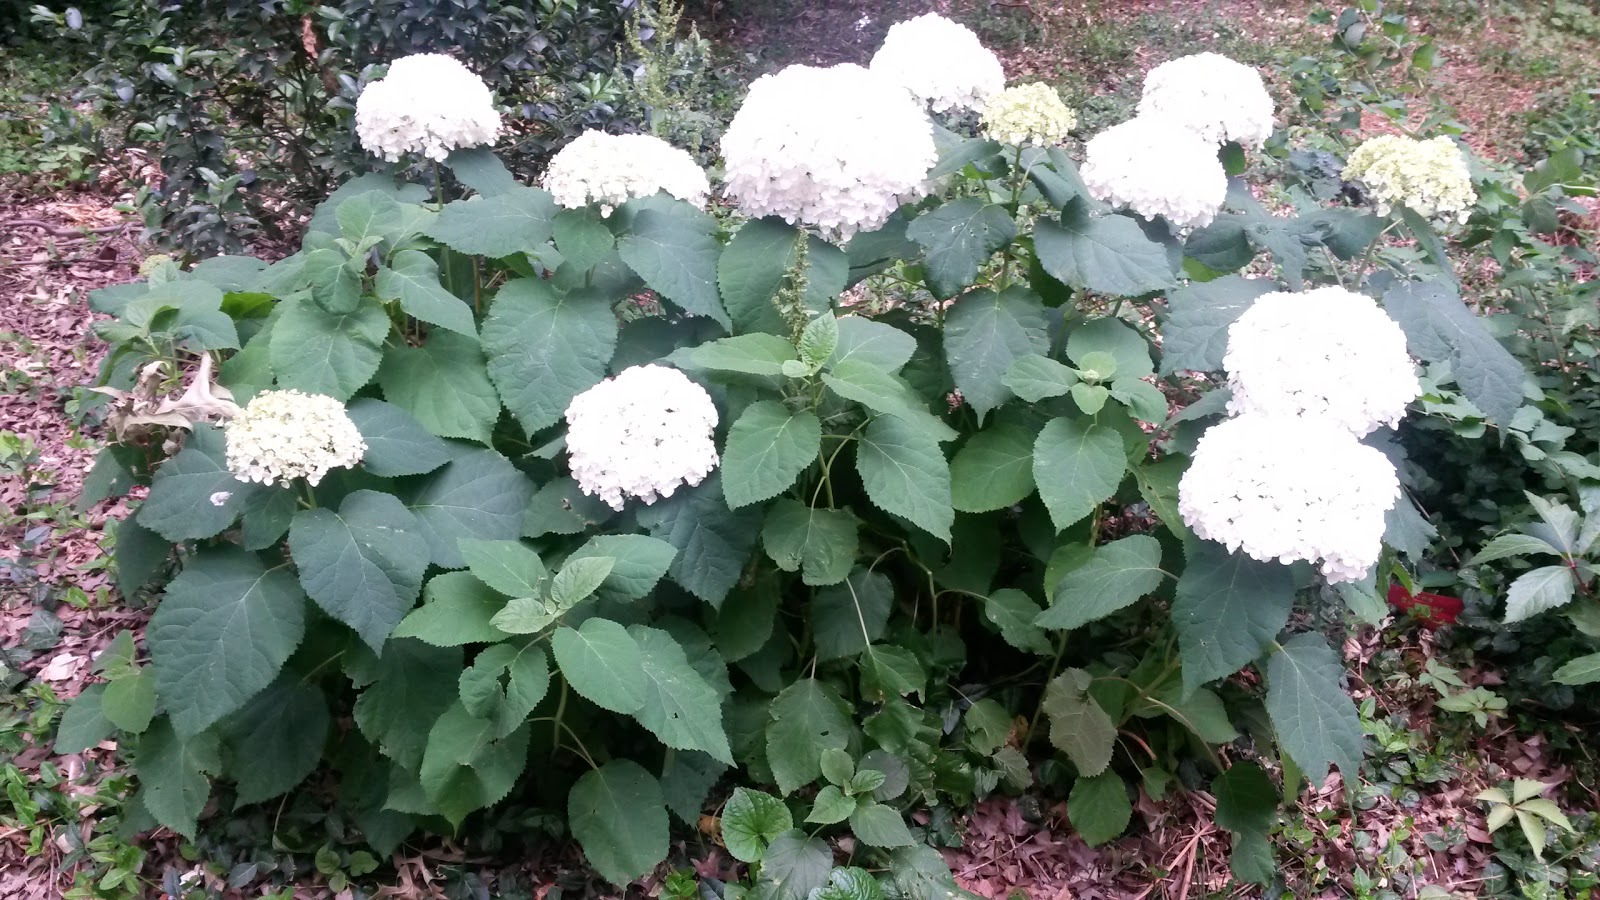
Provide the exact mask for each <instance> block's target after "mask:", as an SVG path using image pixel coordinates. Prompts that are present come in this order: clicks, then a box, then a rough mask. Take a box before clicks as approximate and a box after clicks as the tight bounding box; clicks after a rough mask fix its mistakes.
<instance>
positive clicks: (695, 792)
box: [661, 751, 728, 827]
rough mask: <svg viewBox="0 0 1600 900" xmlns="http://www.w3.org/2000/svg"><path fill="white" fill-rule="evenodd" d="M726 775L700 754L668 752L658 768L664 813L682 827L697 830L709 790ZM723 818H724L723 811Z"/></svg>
mask: <svg viewBox="0 0 1600 900" xmlns="http://www.w3.org/2000/svg"><path fill="white" fill-rule="evenodd" d="M726 771H728V767H727V766H725V765H723V764H722V763H719V762H717V761H716V760H714V759H712V758H711V757H709V756H707V755H706V754H704V753H700V752H697V751H690V752H686V753H679V752H677V751H669V752H668V754H667V761H666V762H664V763H662V765H661V794H662V796H663V797H665V798H666V801H667V809H669V810H671V811H672V814H673V815H675V816H677V817H678V819H679V820H680V821H682V822H683V823H684V824H685V825H689V826H691V827H696V826H698V825H699V824H700V815H701V813H702V811H703V810H704V809H705V806H706V800H707V799H708V798H710V796H711V789H712V788H713V787H715V786H716V784H717V782H718V781H720V780H721V779H722V773H723V772H726ZM723 815H724V817H726V815H727V813H726V811H724V813H723ZM724 827H726V826H724Z"/></svg>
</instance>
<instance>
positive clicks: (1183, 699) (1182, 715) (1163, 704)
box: [1135, 684, 1239, 744]
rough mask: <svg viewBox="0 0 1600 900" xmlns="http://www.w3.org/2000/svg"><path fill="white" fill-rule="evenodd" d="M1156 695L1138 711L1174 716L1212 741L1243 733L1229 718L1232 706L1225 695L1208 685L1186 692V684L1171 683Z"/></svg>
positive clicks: (1224, 740) (1219, 742)
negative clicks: (1223, 696)
mask: <svg viewBox="0 0 1600 900" xmlns="http://www.w3.org/2000/svg"><path fill="white" fill-rule="evenodd" d="M1152 699H1153V700H1154V701H1155V702H1153V703H1151V704H1150V705H1149V706H1148V707H1145V708H1143V709H1136V710H1135V712H1136V713H1137V714H1138V715H1141V716H1142V715H1147V714H1149V715H1168V716H1171V717H1172V718H1173V719H1175V720H1177V721H1178V722H1179V723H1180V724H1181V725H1183V727H1185V728H1187V729H1189V730H1190V731H1192V732H1194V733H1195V736H1196V737H1198V738H1200V739H1201V740H1202V741H1205V742H1206V743H1208V744H1227V743H1230V742H1232V741H1234V740H1236V739H1238V737H1239V733H1238V732H1237V731H1235V730H1234V728H1233V721H1232V720H1231V719H1229V718H1228V709H1227V707H1225V706H1224V705H1223V703H1222V698H1221V697H1218V696H1217V695H1216V694H1213V693H1212V692H1210V691H1208V690H1205V689H1204V688H1201V689H1199V690H1196V691H1194V692H1193V693H1191V694H1188V695H1187V696H1185V694H1184V690H1183V687H1182V685H1178V684H1171V685H1167V686H1166V687H1164V688H1162V689H1161V690H1160V691H1158V692H1157V693H1156V695H1155V697H1153V698H1152Z"/></svg>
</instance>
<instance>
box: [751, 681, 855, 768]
mask: <svg viewBox="0 0 1600 900" xmlns="http://www.w3.org/2000/svg"><path fill="white" fill-rule="evenodd" d="M770 715H771V718H772V721H771V722H769V723H768V724H767V762H768V763H769V764H770V765H771V766H772V775H773V778H774V780H776V781H777V783H778V790H779V792H780V793H782V794H785V795H787V794H792V793H794V792H795V791H797V790H799V789H800V788H802V787H804V786H805V785H808V784H810V783H811V782H813V781H815V780H816V779H817V776H819V775H821V774H822V761H821V760H822V751H824V750H827V749H829V748H832V749H835V750H843V749H844V748H845V747H846V746H847V745H848V744H849V743H850V732H851V724H850V723H851V717H850V710H849V708H848V707H847V706H846V705H845V703H844V701H843V700H841V699H839V695H838V693H836V692H835V691H834V689H833V688H831V687H829V686H827V685H825V684H823V683H822V682H820V681H818V680H816V679H815V678H801V679H798V680H796V681H795V682H794V683H792V684H790V685H789V686H788V687H786V688H784V689H783V691H782V692H780V693H779V694H778V696H777V697H776V698H774V699H773V701H772V707H771V711H770Z"/></svg>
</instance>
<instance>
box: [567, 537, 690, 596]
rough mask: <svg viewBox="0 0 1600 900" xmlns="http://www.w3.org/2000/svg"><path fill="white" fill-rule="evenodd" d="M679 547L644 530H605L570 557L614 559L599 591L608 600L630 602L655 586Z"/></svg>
mask: <svg viewBox="0 0 1600 900" xmlns="http://www.w3.org/2000/svg"><path fill="white" fill-rule="evenodd" d="M677 555H678V551H677V549H676V548H674V547H673V546H672V545H671V544H669V543H667V542H666V541H663V540H660V539H658V538H653V537H646V536H645V535H642V534H601V535H596V536H594V537H592V538H590V539H589V540H588V541H586V542H584V545H583V546H582V547H579V548H578V549H577V550H574V551H573V552H572V554H571V555H569V556H568V557H567V565H570V564H572V562H573V561H575V560H580V559H589V558H599V557H606V558H609V559H611V560H613V562H612V564H611V571H610V572H609V573H608V574H607V575H606V577H605V580H604V581H603V582H601V583H600V587H599V589H598V590H596V591H595V596H597V597H599V598H600V600H601V601H604V602H615V603H626V602H628V601H630V600H638V599H639V598H641V597H643V596H645V595H646V594H648V593H650V592H651V591H652V590H654V589H655V586H656V583H657V582H659V581H660V580H661V576H663V575H665V574H667V572H668V570H670V569H671V568H672V561H673V560H674V559H676V558H677Z"/></svg>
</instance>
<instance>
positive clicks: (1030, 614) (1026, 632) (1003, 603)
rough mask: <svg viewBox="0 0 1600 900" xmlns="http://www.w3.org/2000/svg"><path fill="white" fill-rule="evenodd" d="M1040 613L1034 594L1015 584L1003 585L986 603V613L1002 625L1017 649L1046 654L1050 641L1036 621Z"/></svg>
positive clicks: (1009, 640) (1005, 634)
mask: <svg viewBox="0 0 1600 900" xmlns="http://www.w3.org/2000/svg"><path fill="white" fill-rule="evenodd" d="M1039 613H1040V610H1039V604H1038V603H1035V602H1034V600H1033V598H1032V597H1029V596H1028V595H1027V594H1025V593H1023V592H1022V591H1019V590H1016V589H1014V588H1001V589H1000V590H998V591H995V592H994V593H993V594H990V595H989V597H988V599H987V600H985V601H984V603H983V616H984V618H986V619H988V620H989V621H990V622H993V623H994V624H995V626H996V627H998V628H999V629H1000V636H1001V637H1002V638H1005V642H1006V643H1008V644H1010V645H1011V646H1013V647H1016V648H1017V649H1018V650H1022V651H1025V652H1028V653H1037V654H1039V655H1041V656H1047V655H1049V653H1050V652H1051V647H1050V641H1049V639H1048V638H1046V637H1045V634H1044V632H1043V631H1042V630H1040V628H1039V626H1037V625H1035V624H1034V623H1033V622H1034V619H1036V618H1038V616H1039Z"/></svg>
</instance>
